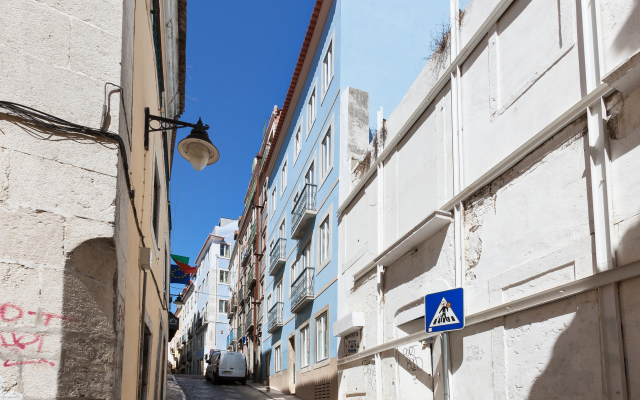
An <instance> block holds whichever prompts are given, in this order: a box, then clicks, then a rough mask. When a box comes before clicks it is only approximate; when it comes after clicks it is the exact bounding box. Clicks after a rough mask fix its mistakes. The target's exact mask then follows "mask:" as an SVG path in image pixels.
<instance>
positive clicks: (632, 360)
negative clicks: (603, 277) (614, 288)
mask: <svg viewBox="0 0 640 400" xmlns="http://www.w3.org/2000/svg"><path fill="white" fill-rule="evenodd" d="M638 293H640V278H635V279H630V280H628V281H624V282H621V283H620V316H621V319H622V332H623V343H624V350H625V365H626V367H627V387H628V390H629V392H628V398H629V400H638V399H640V381H639V380H638V379H637V377H638V376H640V297H639V296H638Z"/></svg>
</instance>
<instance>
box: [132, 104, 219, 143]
mask: <svg viewBox="0 0 640 400" xmlns="http://www.w3.org/2000/svg"><path fill="white" fill-rule="evenodd" d="M151 121H158V122H160V128H151V126H150V124H151ZM195 127H196V124H191V123H189V122H184V121H179V120H177V119H171V118H164V117H159V116H157V115H151V114H150V113H149V107H145V108H144V149H145V150H149V132H158V131H166V130H169V129H180V128H195ZM204 128H205V130H206V129H209V125H205V126H204Z"/></svg>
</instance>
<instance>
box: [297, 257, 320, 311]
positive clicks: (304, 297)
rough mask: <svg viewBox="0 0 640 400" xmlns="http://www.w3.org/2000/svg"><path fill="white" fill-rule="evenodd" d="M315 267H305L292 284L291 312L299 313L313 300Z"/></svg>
mask: <svg viewBox="0 0 640 400" xmlns="http://www.w3.org/2000/svg"><path fill="white" fill-rule="evenodd" d="M314 273H315V269H314V268H305V269H304V270H303V271H302V273H301V274H300V276H298V278H297V279H296V280H295V282H293V285H291V312H292V313H297V312H298V311H300V310H302V309H303V308H304V307H305V306H306V305H307V304H308V303H309V302H311V301H312V300H313V275H314Z"/></svg>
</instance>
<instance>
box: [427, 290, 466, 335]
mask: <svg viewBox="0 0 640 400" xmlns="http://www.w3.org/2000/svg"><path fill="white" fill-rule="evenodd" d="M458 323H460V320H459V319H458V317H456V314H455V313H454V312H453V310H452V309H451V303H449V302H448V301H447V300H446V299H445V298H444V297H443V298H442V301H441V302H440V305H439V306H438V309H437V310H436V314H435V315H434V316H433V318H432V319H431V323H430V324H429V332H431V331H432V329H433V328H435V327H437V326H444V325H453V324H458Z"/></svg>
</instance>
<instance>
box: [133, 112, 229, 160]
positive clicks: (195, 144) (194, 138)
mask: <svg viewBox="0 0 640 400" xmlns="http://www.w3.org/2000/svg"><path fill="white" fill-rule="evenodd" d="M144 114H145V126H144V148H145V150H149V132H157V131H164V130H167V129H179V128H186V127H191V128H193V129H192V130H191V134H189V136H187V137H186V138H184V139H182V140H181V141H180V143H178V151H179V152H180V155H181V156H182V157H184V158H185V159H186V160H187V161H189V162H190V163H191V166H192V167H193V168H194V169H195V170H196V171H202V170H203V169H204V167H206V166H207V165H211V164H213V163H215V162H216V161H218V159H219V158H220V152H219V151H218V149H217V148H216V146H214V145H213V143H211V140H210V139H209V134H208V133H207V129H209V125H204V124H203V123H202V120H201V119H198V123H196V124H195V125H194V124H190V123H188V122H184V121H179V120H177V119H170V118H164V117H158V116H156V115H151V114H150V113H149V108H145V109H144ZM151 121H158V122H160V123H161V126H160V128H151V127H150V126H149V125H150V123H151Z"/></svg>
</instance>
